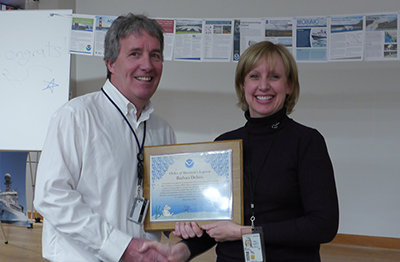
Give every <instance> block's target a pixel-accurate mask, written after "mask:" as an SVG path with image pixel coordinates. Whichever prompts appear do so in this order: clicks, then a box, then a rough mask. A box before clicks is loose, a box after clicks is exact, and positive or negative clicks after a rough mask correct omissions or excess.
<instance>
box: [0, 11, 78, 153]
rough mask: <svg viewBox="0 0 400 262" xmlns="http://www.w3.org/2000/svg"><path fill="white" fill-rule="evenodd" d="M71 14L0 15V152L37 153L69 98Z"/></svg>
mask: <svg viewBox="0 0 400 262" xmlns="http://www.w3.org/2000/svg"><path fill="white" fill-rule="evenodd" d="M71 22H72V10H27V11H25V10H22V11H0V151H40V150H41V149H42V146H43V143H44V139H45V137H46V133H47V127H48V124H49V120H50V118H51V115H52V114H53V113H54V112H55V110H56V109H57V108H59V107H60V106H61V105H62V104H64V103H66V102H67V101H68V97H69V74H70V54H69V41H70V31H71Z"/></svg>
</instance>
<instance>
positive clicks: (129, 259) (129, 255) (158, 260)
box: [122, 238, 168, 262]
mask: <svg viewBox="0 0 400 262" xmlns="http://www.w3.org/2000/svg"><path fill="white" fill-rule="evenodd" d="M144 243H151V241H150V240H147V239H140V238H133V239H132V240H131V242H130V243H129V245H128V247H127V248H126V250H125V252H124V254H123V255H122V259H123V261H125V262H168V260H167V259H166V258H165V257H164V256H163V255H161V254H160V253H159V252H158V251H156V250H155V249H147V250H146V251H142V252H140V251H139V249H141V248H142V247H143V244H144Z"/></svg>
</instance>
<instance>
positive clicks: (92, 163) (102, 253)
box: [34, 80, 176, 262]
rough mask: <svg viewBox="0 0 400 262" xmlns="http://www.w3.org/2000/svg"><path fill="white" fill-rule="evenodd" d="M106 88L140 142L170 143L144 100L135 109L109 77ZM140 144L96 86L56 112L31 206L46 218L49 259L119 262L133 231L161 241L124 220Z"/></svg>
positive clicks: (133, 188) (133, 189)
mask: <svg viewBox="0 0 400 262" xmlns="http://www.w3.org/2000/svg"><path fill="white" fill-rule="evenodd" d="M103 89H104V91H105V92H106V93H107V94H108V96H110V97H111V99H112V100H113V101H114V102H115V103H116V105H117V106H118V107H119V108H120V109H121V111H122V112H123V114H124V115H125V116H126V118H127V119H128V120H129V122H130V124H131V126H132V128H133V129H134V131H135V133H136V135H137V136H138V139H139V142H140V143H142V139H143V123H144V121H146V125H147V126H146V139H145V146H151V145H163V144H173V143H175V142H176V139H175V134H174V131H173V130H172V128H171V127H170V126H169V124H168V123H167V122H166V121H165V120H164V119H162V118H161V117H159V116H158V115H156V114H154V113H152V112H153V110H154V108H153V106H152V104H151V102H149V103H148V104H147V105H146V107H145V108H144V109H143V111H142V113H141V116H140V118H139V119H137V118H136V108H135V106H134V105H133V104H132V103H130V102H129V101H128V100H127V99H126V98H125V97H124V96H123V95H122V94H121V93H120V92H119V91H118V90H117V89H116V88H115V87H114V86H113V85H112V84H111V83H110V82H109V81H108V80H107V82H106V83H105V84H104V87H103ZM137 154H138V145H137V142H136V140H135V137H134V135H133V133H132V132H131V130H130V128H129V126H128V125H127V123H126V122H125V120H124V119H123V117H122V115H121V114H120V113H119V112H118V110H117V109H116V108H115V106H114V105H113V104H112V103H111V102H110V101H109V100H108V99H107V97H106V96H105V95H104V94H103V93H102V92H101V91H99V92H94V93H91V94H87V95H84V96H81V97H77V98H75V99H73V100H71V101H69V102H68V103H67V104H66V105H65V106H63V107H62V108H60V109H59V110H57V112H56V113H55V114H54V115H53V117H52V119H51V122H50V125H49V129H48V134H47V138H46V141H45V144H44V147H43V151H42V154H41V158H40V161H39V168H38V175H37V180H36V190H35V191H36V193H35V200H34V204H35V208H36V210H38V211H39V213H41V215H43V217H44V224H43V240H42V241H43V256H44V258H46V259H49V260H51V261H57V262H60V261H85V262H87V261H118V260H119V259H120V258H121V256H122V254H123V253H124V251H125V249H126V247H127V246H128V244H129V242H130V240H131V238H132V237H134V238H147V239H151V240H159V239H160V234H159V233H158V234H154V233H145V232H144V231H143V227H142V226H140V225H138V224H135V223H133V222H131V221H130V220H128V219H127V215H128V212H129V208H130V206H131V204H132V203H131V200H132V198H133V197H134V196H135V195H136V188H137Z"/></svg>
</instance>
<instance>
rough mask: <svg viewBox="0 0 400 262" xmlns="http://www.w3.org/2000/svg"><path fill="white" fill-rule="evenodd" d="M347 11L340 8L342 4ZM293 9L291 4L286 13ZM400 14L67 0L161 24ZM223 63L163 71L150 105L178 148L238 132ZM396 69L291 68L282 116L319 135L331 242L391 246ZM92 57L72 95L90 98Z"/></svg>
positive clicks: (273, 0)
mask: <svg viewBox="0 0 400 262" xmlns="http://www.w3.org/2000/svg"><path fill="white" fill-rule="evenodd" d="M349 2H350V3H349ZM294 3H295V4H294ZM393 10H395V11H400V2H399V1H398V0H381V1H372V0H369V1H365V0H353V1H348V0H336V1H317V0H297V1H288V0H270V1H265V0H251V1H226V0H219V1H218V0H192V1H191V0H164V1H158V0H147V1H138V0H115V1H106V0H84V1H83V0H76V10H75V13H78V14H94V15H120V14H125V13H127V12H134V13H144V14H146V15H149V16H152V17H164V18H219V17H221V18H240V17H267V16H269V17H285V16H289V17H293V16H310V15H335V14H360V13H371V12H387V11H393ZM235 66H236V64H235V63H233V62H231V63H189V62H170V61H167V62H165V63H164V73H163V78H162V81H161V84H160V87H159V90H158V91H157V93H156V95H155V96H154V98H153V102H154V103H155V105H156V112H157V113H158V114H160V115H162V116H163V117H164V118H165V119H166V120H168V121H169V122H170V124H171V125H172V126H173V127H174V129H175V131H176V133H177V138H178V141H179V142H181V143H182V142H198V141H211V140H213V139H214V138H215V137H216V136H217V135H219V134H220V133H223V132H225V131H227V130H231V129H233V128H236V127H239V126H241V125H242V124H243V123H244V117H243V113H242V111H241V110H239V109H238V108H237V107H236V102H237V101H236V96H235V93H234V84H233V78H234V71H235ZM399 69H400V61H396V62H393V61H392V62H347V63H345V62H338V63H326V64H300V65H299V71H300V84H301V95H300V101H299V103H298V105H297V106H296V111H295V112H294V113H293V114H292V115H291V117H293V118H294V119H295V120H296V121H298V122H300V123H303V124H306V125H309V126H312V127H315V128H317V129H318V130H320V131H321V133H322V134H323V135H324V136H325V138H326V141H327V144H328V148H329V151H330V154H331V157H332V161H333V164H334V168H335V174H336V180H337V187H338V193H339V199H340V212H341V216H340V228H339V232H340V233H345V234H357V235H371V236H383V237H396V238H400V226H399V221H400V190H399V185H400V175H399V174H398V173H399V170H400V161H399V160H400V152H399V151H400V149H399V148H400V138H399V136H398V135H397V134H398V133H399V131H398V130H400V103H399V102H398V101H399V100H400V84H399V83H400V74H399V73H400V72H399ZM105 74H106V69H105V66H104V63H103V61H102V59H101V58H98V57H85V56H77V57H76V75H73V76H72V79H76V94H77V95H81V94H85V93H88V92H91V91H95V90H99V88H100V87H101V85H102V84H103V82H104V80H105Z"/></svg>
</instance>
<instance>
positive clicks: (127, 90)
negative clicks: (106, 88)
mask: <svg viewBox="0 0 400 262" xmlns="http://www.w3.org/2000/svg"><path fill="white" fill-rule="evenodd" d="M120 45H121V48H120V51H119V54H118V57H117V60H116V61H115V62H113V63H111V62H109V61H107V67H108V70H110V72H111V73H112V75H111V78H110V81H111V83H112V84H113V85H114V86H115V87H116V88H117V89H118V90H119V91H120V92H121V93H122V94H123V95H124V96H125V97H126V98H127V99H128V100H129V101H130V102H132V103H133V104H134V105H135V106H136V108H137V110H138V114H140V112H141V110H142V109H143V107H144V106H145V105H146V103H147V102H148V101H149V100H150V98H151V97H152V96H153V94H154V92H155V91H156V90H157V87H158V84H159V82H160V79H161V74H162V68H163V63H162V54H161V48H160V42H159V41H158V39H157V38H155V37H152V36H150V35H149V34H148V33H147V32H145V31H142V34H141V35H134V34H131V35H129V36H128V37H126V38H124V39H122V40H120Z"/></svg>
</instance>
